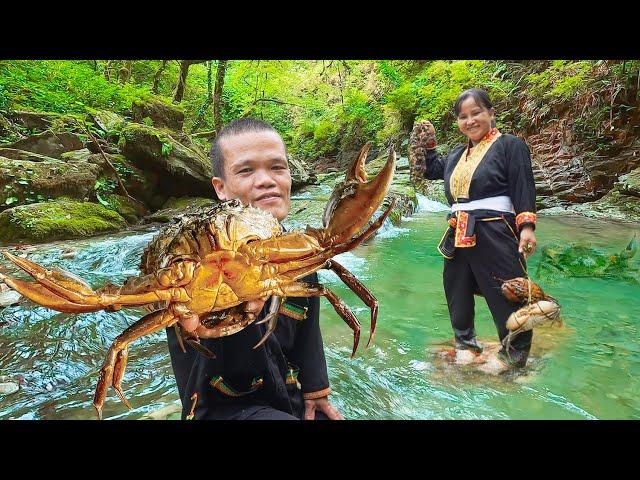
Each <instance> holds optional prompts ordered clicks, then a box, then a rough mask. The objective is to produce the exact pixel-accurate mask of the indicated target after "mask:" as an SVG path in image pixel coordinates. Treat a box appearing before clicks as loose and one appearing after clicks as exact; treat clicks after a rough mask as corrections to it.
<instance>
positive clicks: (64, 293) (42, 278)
mask: <svg viewBox="0 0 640 480" xmlns="http://www.w3.org/2000/svg"><path fill="white" fill-rule="evenodd" d="M2 253H3V254H4V255H5V257H7V258H8V259H9V260H11V261H12V262H13V263H15V264H16V265H17V266H19V267H20V268H21V269H22V270H24V271H25V272H27V273H28V274H29V275H31V276H32V277H33V278H35V279H36V280H37V282H38V283H37V284H35V283H30V282H22V281H18V280H16V279H11V278H10V277H6V278H7V280H9V281H10V282H12V284H13V285H15V290H16V291H18V293H21V294H22V295H24V296H25V297H27V298H29V299H31V300H33V301H34V302H36V303H40V304H43V305H45V306H47V307H49V308H53V309H55V310H59V311H62V312H69V313H78V308H91V309H90V310H82V311H89V312H91V311H97V310H102V309H113V308H119V307H120V306H134V305H145V304H148V303H153V302H158V301H175V302H188V301H189V300H190V298H189V295H188V294H187V292H186V291H185V290H184V288H180V287H169V288H164V289H163V288H162V283H161V282H158V283H159V287H160V288H158V289H155V290H153V291H149V292H141V293H136V294H130V295H129V294H125V295H120V294H117V293H109V292H105V293H100V292H95V291H93V290H92V289H91V288H90V287H89V285H88V284H87V283H86V282H84V280H82V279H81V278H79V277H77V276H76V275H74V274H72V273H70V272H66V271H64V270H60V269H47V268H44V267H42V266H41V265H38V264H37V263H34V262H32V261H30V260H27V259H25V258H20V257H17V256H15V255H12V254H11V253H9V252H7V251H3V252H2ZM189 271H190V272H193V269H190V268H188V269H186V272H187V273H186V275H183V273H182V272H179V273H178V274H177V276H176V277H175V278H167V280H166V282H167V283H168V284H169V285H170V284H172V283H177V282H178V281H179V280H183V278H184V277H188V272H189ZM7 284H8V285H9V283H7ZM42 286H44V287H46V290H48V291H49V292H47V291H46V290H45V288H42ZM12 288H14V287H12ZM48 297H50V298H48ZM56 306H57V307H59V308H56Z"/></svg>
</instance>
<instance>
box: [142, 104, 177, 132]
mask: <svg viewBox="0 0 640 480" xmlns="http://www.w3.org/2000/svg"><path fill="white" fill-rule="evenodd" d="M131 112H132V113H133V121H134V122H137V123H150V124H151V126H154V127H156V128H168V129H170V130H174V131H176V132H179V131H181V130H182V127H183V125H184V111H183V110H182V109H181V108H179V107H177V106H175V105H170V104H168V103H165V102H163V101H161V100H159V99H155V98H145V99H142V100H135V101H134V102H133V104H132V105H131ZM145 120H146V121H145Z"/></svg>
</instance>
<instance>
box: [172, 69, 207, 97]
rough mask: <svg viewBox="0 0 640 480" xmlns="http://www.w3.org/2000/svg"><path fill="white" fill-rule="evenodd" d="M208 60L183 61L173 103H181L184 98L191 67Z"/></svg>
mask: <svg viewBox="0 0 640 480" xmlns="http://www.w3.org/2000/svg"><path fill="white" fill-rule="evenodd" d="M204 62H206V60H182V61H181V62H180V76H179V77H178V84H177V85H176V90H175V94H174V95H173V103H180V102H181V101H182V97H183V96H184V87H185V86H186V85H187V75H188V74H189V67H190V66H191V65H193V64H194V63H204Z"/></svg>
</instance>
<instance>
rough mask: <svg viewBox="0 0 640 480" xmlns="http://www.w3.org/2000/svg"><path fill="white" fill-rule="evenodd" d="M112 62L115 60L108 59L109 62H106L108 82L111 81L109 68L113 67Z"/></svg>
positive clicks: (105, 71)
mask: <svg viewBox="0 0 640 480" xmlns="http://www.w3.org/2000/svg"><path fill="white" fill-rule="evenodd" d="M111 62H113V60H107V62H106V63H105V64H104V79H105V80H106V81H107V82H110V81H111V72H110V71H109V69H110V68H111Z"/></svg>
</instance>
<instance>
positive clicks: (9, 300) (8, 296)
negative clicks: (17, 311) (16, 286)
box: [0, 289, 22, 307]
mask: <svg viewBox="0 0 640 480" xmlns="http://www.w3.org/2000/svg"><path fill="white" fill-rule="evenodd" d="M21 298H22V295H20V294H19V293H18V292H16V291H15V290H10V289H7V290H5V291H3V292H0V307H8V306H10V305H15V304H16V303H18V302H19V301H20V299H21Z"/></svg>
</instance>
